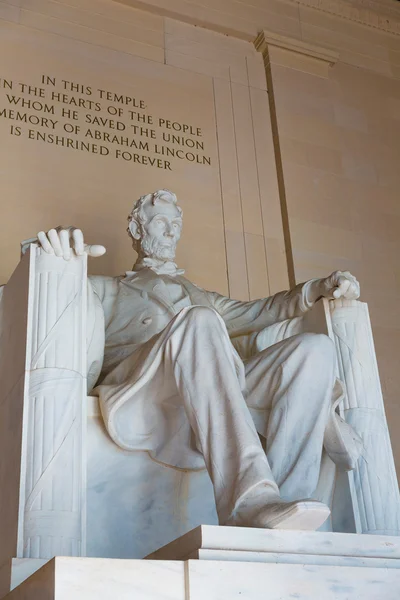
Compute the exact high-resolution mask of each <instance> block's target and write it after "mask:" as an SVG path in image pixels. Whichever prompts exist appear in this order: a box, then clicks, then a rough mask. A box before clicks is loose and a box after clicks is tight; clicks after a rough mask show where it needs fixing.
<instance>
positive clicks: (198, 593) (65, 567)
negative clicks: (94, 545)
mask: <svg viewBox="0 0 400 600" xmlns="http://www.w3.org/2000/svg"><path fill="white" fill-rule="evenodd" d="M299 558H300V559H301V555H300V557H299ZM399 594H400V576H399V573H398V571H397V570H395V569H387V568H378V567H370V568H363V567H356V566H337V565H336V566H326V565H313V564H304V563H301V562H300V561H299V564H290V565H287V564H260V563H255V562H231V561H226V562H221V561H213V560H210V561H208V560H205V561H201V560H197V561H196V560H189V561H186V562H184V561H136V560H119V559H99V558H97V559H90V558H72V557H66V558H63V557H57V558H55V559H52V560H50V561H49V562H48V563H47V564H46V565H45V566H44V567H42V568H41V569H39V570H38V571H37V572H36V573H35V574H34V575H33V576H32V577H30V578H29V579H27V580H26V581H25V582H24V583H23V584H22V585H21V586H19V587H17V588H15V589H14V590H13V591H12V592H10V594H8V595H7V596H6V597H5V600H67V599H68V600H70V599H71V598H73V599H74V600H109V598H116V599H118V600H128V599H129V600H131V599H132V598H135V600H136V599H137V600H204V598H207V600H225V599H228V598H229V599H230V600H231V599H235V598H237V599H238V600H239V599H241V600H260V598H268V600H282V599H283V598H285V599H296V600H349V599H350V598H351V600H355V599H358V598H359V599H361V598H362V600H378V599H380V598H385V600H397V599H398V597H399Z"/></svg>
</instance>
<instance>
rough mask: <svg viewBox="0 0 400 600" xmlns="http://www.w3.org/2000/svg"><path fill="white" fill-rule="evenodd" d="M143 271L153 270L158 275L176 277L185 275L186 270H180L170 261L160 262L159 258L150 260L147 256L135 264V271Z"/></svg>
mask: <svg viewBox="0 0 400 600" xmlns="http://www.w3.org/2000/svg"><path fill="white" fill-rule="evenodd" d="M142 269H151V270H152V271H154V272H155V273H157V275H170V276H171V277H175V276H176V275H183V274H184V272H185V269H178V266H177V264H176V263H174V262H172V261H171V260H169V261H166V262H164V261H162V260H158V259H157V258H150V257H148V256H146V257H145V258H143V259H142V260H141V261H138V262H136V263H135V265H134V267H133V270H134V271H141V270H142Z"/></svg>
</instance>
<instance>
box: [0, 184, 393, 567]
mask: <svg viewBox="0 0 400 600" xmlns="http://www.w3.org/2000/svg"><path fill="white" fill-rule="evenodd" d="M181 228H182V212H181V210H180V209H179V207H178V206H177V204H176V197H175V195H174V194H172V193H171V192H168V191H166V190H160V191H159V192H157V193H154V194H149V195H148V196H145V197H142V198H141V199H140V201H139V202H138V203H137V204H136V205H135V207H134V210H133V211H132V213H131V215H130V220H129V232H130V235H131V236H132V238H133V240H134V245H135V247H136V250H137V251H138V254H139V256H138V260H137V262H136V265H135V267H134V270H133V271H130V272H127V273H126V276H125V277H119V278H115V277H114V278H113V277H94V278H91V279H90V284H89V286H88V288H89V293H88V303H87V306H86V298H85V290H86V286H85V285H84V284H85V281H86V270H85V269H86V256H85V252H86V253H89V254H90V253H92V255H99V254H101V253H102V252H103V251H104V248H103V247H97V246H96V247H91V246H85V243H84V240H83V234H82V232H80V230H76V229H74V228H69V229H68V230H62V229H58V230H57V231H56V230H51V231H50V232H49V233H48V234H47V235H46V234H44V233H43V232H41V233H40V234H39V235H38V238H39V241H40V243H41V245H42V248H38V247H37V246H36V245H32V247H31V253H30V258H29V260H30V261H31V272H30V274H29V276H30V279H29V286H28V281H25V282H24V285H25V288H26V289H28V287H29V299H28V303H27V304H28V308H29V310H28V317H29V319H28V321H29V322H28V324H27V327H26V331H27V333H28V334H29V335H28V338H29V339H28V341H27V342H26V344H25V347H26V348H27V357H28V358H27V366H28V367H29V369H28V370H29V373H30V375H29V381H28V382H27V383H26V385H25V388H24V392H25V394H27V396H26V401H25V404H26V410H25V412H24V415H25V416H24V418H25V419H26V427H25V436H26V439H25V440H24V441H23V450H22V451H21V456H22V465H23V469H22V479H21V502H20V516H19V522H18V524H17V525H18V527H19V548H18V552H17V555H18V556H20V557H21V556H29V557H37V558H45V557H50V556H52V555H54V554H57V553H62V554H64V555H68V554H69V555H76V554H80V553H82V552H84V549H83V548H84V544H85V523H86V522H87V531H88V546H87V553H88V554H90V555H93V556H101V555H103V556H109V557H112V556H115V557H127V558H132V557H142V556H144V555H145V554H147V553H149V552H151V551H153V550H155V549H156V548H157V547H159V546H161V545H163V544H165V543H167V542H168V541H170V540H171V539H173V538H175V537H177V536H178V535H180V534H182V533H184V532H185V531H187V530H188V529H190V528H191V527H193V526H195V525H198V524H199V523H200V522H209V523H215V522H216V512H215V511H217V513H218V517H219V522H220V523H229V524H236V525H241V526H249V525H252V526H257V527H269V528H271V527H280V528H283V529H284V528H290V527H293V528H294V529H315V528H317V527H318V526H319V525H320V524H321V523H322V521H323V520H324V519H325V518H326V516H327V514H328V510H327V509H326V507H325V506H321V504H319V505H318V503H316V504H312V503H308V504H306V503H304V501H303V502H302V503H300V502H299V501H300V499H301V498H308V497H314V498H316V499H317V500H319V501H320V502H327V503H329V504H331V503H332V502H333V503H334V504H335V500H336V498H337V497H338V494H336V491H335V492H334V491H333V479H334V470H335V466H334V465H333V464H332V461H334V463H335V464H336V465H337V466H338V467H340V468H344V469H351V468H354V466H355V462H356V458H355V457H356V453H357V452H358V447H357V443H356V441H359V440H356V437H357V436H355V435H354V436H353V433H352V431H353V430H352V429H351V428H349V427H348V426H346V424H345V423H343V422H340V420H339V419H338V416H337V414H336V412H335V407H336V403H337V402H339V401H340V399H341V395H340V391H341V390H340V389H339V388H340V386H339V388H338V386H337V384H335V378H336V355H335V348H334V345H333V344H332V341H331V340H330V339H329V335H332V328H331V327H330V323H329V314H328V313H327V311H326V301H324V303H318V302H317V300H318V299H319V298H320V297H321V296H326V297H328V298H329V297H330V298H332V297H335V298H339V297H344V298H354V297H357V296H358V294H359V286H358V282H357V281H356V279H355V278H354V277H353V276H352V275H351V274H349V273H341V272H335V273H333V274H332V275H330V276H329V277H327V278H325V279H318V280H311V281H310V282H307V283H306V284H301V285H299V286H297V287H296V288H295V289H293V290H291V291H289V292H281V293H279V294H275V295H274V296H273V297H271V298H264V299H260V300H257V301H253V302H250V303H249V302H248V303H246V302H237V301H235V300H232V299H230V298H226V297H223V296H221V295H219V294H217V293H215V292H208V291H206V290H203V289H200V288H198V287H197V286H195V285H194V284H192V283H191V282H190V281H188V280H187V279H185V278H184V277H183V276H182V271H181V270H179V269H178V268H177V266H176V264H175V263H174V262H173V259H174V256H175V248H176V244H177V242H178V240H179V237H180V234H181ZM93 249H94V250H93ZM26 260H28V259H27V257H26V256H25V258H24V260H23V261H22V262H21V265H23V264H25V263H26ZM24 261H25V263H24ZM21 268H23V267H21ZM5 297H7V293H6V296H5ZM9 304H10V302H9ZM71 306H72V309H71ZM321 307H322V308H321ZM86 308H87V314H86ZM86 316H87V322H86V327H85V320H86ZM104 327H105V339H104ZM85 334H86V335H85ZM326 334H328V335H326ZM86 338H87V341H88V348H87V349H88V356H89V358H88V363H89V364H88V373H89V379H91V380H93V382H95V381H96V379H97V377H98V375H99V373H100V371H101V369H102V375H101V379H100V384H99V385H98V386H97V388H96V390H95V392H96V393H97V394H98V395H99V397H100V400H99V402H100V406H101V415H102V417H103V421H102V420H101V419H100V417H99V415H97V414H93V415H92V416H91V417H90V418H89V419H88V421H87V427H86V413H85V409H86V401H84V396H83V384H84V379H85V374H86V370H85V357H86V352H85V345H86ZM232 342H233V343H232ZM22 345H23V344H22ZM294 374H295V375H294ZM245 388H246V391H245V392H244V391H243V390H244V389H245ZM338 390H339V391H338ZM305 396H307V410H305V409H304V405H303V403H302V402H301V401H299V399H300V400H301V399H302V398H304V397H305ZM55 400H56V401H55ZM282 411H283V412H284V414H285V418H284V419H282V418H281V414H282ZM103 422H104V425H105V428H106V430H107V432H106V431H105V428H104V425H103ZM311 429H312V431H313V435H312V436H310V435H309V433H308V432H309V431H310V430H311ZM86 432H87V444H86V442H85V440H86ZM363 432H364V431H363ZM258 434H260V435H261V436H262V437H263V438H265V439H266V452H265V451H264V448H263V447H262V445H261V443H260V440H259V436H258ZM299 448H301V452H299V451H298V450H299ZM322 448H324V449H325V451H326V453H324V460H323V462H322V465H323V467H324V468H321V455H322ZM326 454H327V455H329V457H330V459H332V460H331V463H329V461H328V463H326V461H325V458H326ZM324 461H325V462H324ZM310 465H312V467H310ZM326 465H328V467H329V468H327V469H325V466H326ZM85 466H87V470H86V469H85V468H84V467H85ZM56 467H57V468H56ZM204 467H206V468H207V471H208V475H207V474H206V473H205V472H204ZM332 467H333V468H332ZM187 470H190V471H192V472H191V473H190V474H189V473H187V472H186V471H187ZM238 473H239V474H240V477H238V476H237V474H238ZM86 475H87V481H86ZM391 476H392V475H391ZM210 480H211V482H212V485H213V492H214V494H212V490H211V485H210ZM338 481H339V480H338ZM349 481H350V479H349ZM390 481H391V482H392V483H393V481H394V480H393V477H392V479H391V480H390ZM336 487H337V488H338V489H340V490H341V489H342V486H340V485H339V486H336ZM348 487H349V489H350V492H351V493H353V492H354V489H353V488H354V486H353V488H351V485H350V486H348ZM227 490H228V491H227ZM86 492H87V496H88V497H87V519H86V516H85V510H86V501H85V494H86ZM279 493H280V494H281V497H282V498H281V499H280V498H279V496H278V494H279ZM346 494H347V495H346ZM213 496H214V497H215V504H214V498H213ZM340 496H341V497H342V498H346V502H347V499H348V497H350V494H349V493H347V492H346V490H345V492H344V493H342V492H341V494H340ZM282 499H283V500H284V502H283V503H281V500H282ZM291 501H295V502H296V503H297V504H296V505H295V507H294V508H295V510H294V512H293V514H288V513H287V510H288V506H289V503H290V502H291ZM352 501H353V504H354V502H355V496H354V493H353V496H352ZM396 502H397V500H395V501H394V502H393V503H392V505H393V507H394V506H395V505H396ZM365 504H366V503H365ZM372 510H374V507H373V506H371V507H370V506H367V505H366V511H367V512H368V513H369V514H370V513H371V514H372V512H371V511H372ZM341 511H342V513H343V514H345V515H348V514H349V513H350V512H351V513H353V511H352V507H350V509H349V507H348V505H347V506H345V504H342V505H341ZM334 512H335V511H333V513H334ZM336 512H337V511H336ZM354 512H355V511H354ZM381 512H382V511H381ZM310 515H311V516H310ZM321 515H322V517H321ZM351 516H352V518H353V517H354V515H353V514H352V515H351ZM293 518H294V522H293V520H292V519H293ZM345 520H346V519H344V518H342V520H341V522H342V523H343V522H344V521H345ZM350 520H351V519H350ZM333 521H334V519H333V520H332V522H333ZM14 522H15V520H14ZM336 522H338V521H337V519H336ZM329 527H331V522H327V524H326V528H329ZM377 531H378V530H377ZM386 532H388V530H387V529H386ZM288 554H290V552H288ZM9 556H10V553H9V554H8V555H7V557H9ZM11 556H12V554H11ZM7 557H6V558H7Z"/></svg>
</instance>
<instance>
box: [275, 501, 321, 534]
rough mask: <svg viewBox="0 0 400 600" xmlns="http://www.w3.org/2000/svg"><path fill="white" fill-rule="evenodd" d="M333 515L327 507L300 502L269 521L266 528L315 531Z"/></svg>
mask: <svg viewBox="0 0 400 600" xmlns="http://www.w3.org/2000/svg"><path fill="white" fill-rule="evenodd" d="M330 514H331V511H330V510H329V508H328V507H327V506H321V504H319V503H318V504H317V503H314V502H301V503H300V502H298V503H297V504H295V505H294V506H290V507H288V509H287V511H286V512H282V513H281V514H280V515H279V516H276V517H275V518H274V519H271V520H268V522H267V523H266V527H268V528H269V529H297V530H300V531H315V530H316V529H318V528H319V527H321V525H322V524H323V523H325V521H326V519H327V518H328V517H329V515H330Z"/></svg>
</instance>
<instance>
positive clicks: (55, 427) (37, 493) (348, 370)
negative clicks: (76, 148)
mask: <svg viewBox="0 0 400 600" xmlns="http://www.w3.org/2000/svg"><path fill="white" fill-rule="evenodd" d="M86 277H87V271H86V256H84V257H74V258H73V259H71V260H70V261H69V262H65V261H64V260H63V259H61V258H57V257H55V256H51V255H48V254H45V253H44V252H43V251H42V250H41V249H40V248H39V247H38V246H37V245H35V244H32V245H31V247H30V249H29V250H28V252H27V253H26V254H25V255H24V257H23V258H22V260H21V262H20V264H19V265H18V267H17V269H16V270H15V272H14V274H13V275H12V277H11V279H10V281H9V283H8V284H7V286H6V288H5V289H4V293H3V297H2V301H1V304H0V309H1V312H0V314H1V328H2V329H1V331H2V334H1V338H0V352H1V357H0V369H1V381H2V386H1V391H0V394H1V401H0V446H1V452H0V489H1V494H0V521H1V524H0V530H1V532H2V540H1V541H2V543H1V545H0V565H1V564H2V563H3V562H4V561H6V560H9V559H10V558H11V557H18V558H31V559H46V558H49V557H52V556H55V555H63V556H103V557H120V558H142V557H144V556H146V555H147V554H149V553H151V552H153V551H155V550H156V549H157V548H159V547H161V546H163V545H164V544H166V543H168V542H169V541H171V540H172V539H175V538H177V537H179V536H180V535H182V534H184V533H186V532H187V531H189V530H190V529H192V528H194V527H196V526H197V525H199V524H203V523H205V524H217V516H216V512H215V506H214V499H213V491H212V486H211V482H210V480H209V478H208V475H207V473H206V471H204V470H201V471H198V472H193V471H192V472H186V471H182V470H178V469H174V468H168V467H165V466H164V465H162V464H158V463H157V462H155V461H154V460H152V459H151V458H150V457H149V455H148V454H147V453H146V452H125V451H123V450H121V449H120V448H118V447H117V446H116V445H115V444H114V443H113V442H112V441H111V439H110V438H109V436H108V434H107V433H106V431H105V428H104V426H103V422H102V418H101V415H100V412H99V407H98V402H97V398H95V397H90V396H89V397H87V391H86V314H85V313H86V287H87V286H86ZM296 327H299V328H300V329H301V330H303V331H312V332H323V333H326V334H328V335H329V336H330V337H331V338H332V339H333V340H334V341H335V344H336V348H337V356H338V376H339V377H340V379H341V380H342V381H343V382H344V385H345V390H346V394H345V398H344V400H343V402H342V403H341V405H340V407H338V410H340V413H341V415H342V417H343V418H344V419H345V420H346V421H347V422H349V423H350V424H352V425H353V427H354V428H355V429H356V431H357V432H358V433H359V434H360V436H361V437H362V440H363V444H364V449H363V453H362V456H361V458H360V459H359V460H358V464H357V467H356V468H355V469H354V470H353V471H350V472H341V473H339V472H336V470H335V466H334V464H333V463H332V462H331V461H330V459H329V458H328V457H326V458H325V459H324V461H323V468H322V470H321V478H320V484H319V486H318V489H317V492H316V494H317V496H318V498H319V499H321V500H324V501H326V502H328V503H329V504H330V506H331V508H332V517H331V519H330V520H329V521H328V522H327V525H326V528H328V529H329V530H332V531H343V532H354V533H372V534H387V535H398V534H399V533H400V498H399V490H398V484H397V479H396V473H395V468H394V461H393V455H392V450H391V445H390V440H389V434H388V429H387V423H386V417H385V412H384V406H383V400H382V393H381V388H380V382H379V376H378V370H377V364H376V358H375V351H374V345H373V339H372V333H371V327H370V321H369V316H368V308H367V305H366V304H364V303H361V302H358V301H342V300H335V301H331V302H327V301H325V300H324V301H320V302H318V303H317V305H316V306H315V308H313V309H312V310H311V311H310V312H309V313H307V314H306V315H305V316H304V317H302V320H301V322H299V323H297V325H296ZM289 334H290V327H289V328H287V331H286V335H289Z"/></svg>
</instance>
